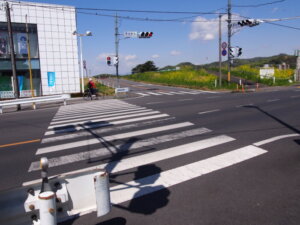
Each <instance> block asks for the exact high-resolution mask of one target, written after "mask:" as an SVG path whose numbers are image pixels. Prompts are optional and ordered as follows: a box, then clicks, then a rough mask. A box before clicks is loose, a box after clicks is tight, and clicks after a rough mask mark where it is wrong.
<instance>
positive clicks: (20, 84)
mask: <svg viewBox="0 0 300 225" xmlns="http://www.w3.org/2000/svg"><path fill="white" fill-rule="evenodd" d="M23 82H24V76H18V83H19V91H22V90H23Z"/></svg>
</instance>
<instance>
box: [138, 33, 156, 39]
mask: <svg viewBox="0 0 300 225" xmlns="http://www.w3.org/2000/svg"><path fill="white" fill-rule="evenodd" d="M152 36H153V32H140V33H139V35H138V37H139V38H151V37H152Z"/></svg>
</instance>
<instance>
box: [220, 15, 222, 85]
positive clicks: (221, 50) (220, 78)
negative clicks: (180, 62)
mask: <svg viewBox="0 0 300 225" xmlns="http://www.w3.org/2000/svg"><path fill="white" fill-rule="evenodd" d="M221 18H222V15H221V14H220V15H219V85H220V87H221V86H222V70H221V68H222V46H221V45H222V43H221V42H222V24H221Z"/></svg>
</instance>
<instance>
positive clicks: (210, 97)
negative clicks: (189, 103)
mask: <svg viewBox="0 0 300 225" xmlns="http://www.w3.org/2000/svg"><path fill="white" fill-rule="evenodd" d="M220 97H221V96H210V97H207V98H220Z"/></svg>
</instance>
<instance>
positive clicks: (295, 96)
mask: <svg viewBox="0 0 300 225" xmlns="http://www.w3.org/2000/svg"><path fill="white" fill-rule="evenodd" d="M291 98H300V95H294V96H291Z"/></svg>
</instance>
